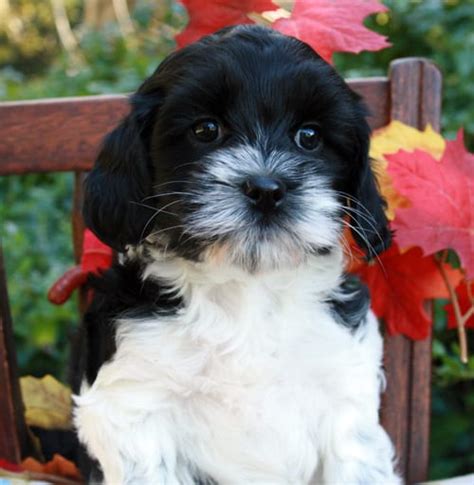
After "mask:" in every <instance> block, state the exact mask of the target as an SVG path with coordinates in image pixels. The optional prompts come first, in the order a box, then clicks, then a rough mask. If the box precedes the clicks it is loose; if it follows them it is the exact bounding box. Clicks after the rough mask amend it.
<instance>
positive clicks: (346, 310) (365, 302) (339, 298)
mask: <svg viewBox="0 0 474 485" xmlns="http://www.w3.org/2000/svg"><path fill="white" fill-rule="evenodd" d="M329 304H330V306H331V309H332V312H333V316H334V319H335V320H336V322H338V323H340V324H341V325H344V326H346V327H348V328H349V329H351V330H352V331H354V330H356V329H357V328H359V327H360V326H361V325H363V324H364V322H365V318H366V316H367V312H368V311H369V308H370V295H369V289H368V288H367V286H366V285H365V284H364V283H362V281H360V279H359V278H358V277H357V276H356V275H352V274H346V275H345V278H344V281H343V282H342V283H341V286H340V287H339V290H338V294H337V295H336V296H335V297H334V298H333V299H331V300H330V301H329Z"/></svg>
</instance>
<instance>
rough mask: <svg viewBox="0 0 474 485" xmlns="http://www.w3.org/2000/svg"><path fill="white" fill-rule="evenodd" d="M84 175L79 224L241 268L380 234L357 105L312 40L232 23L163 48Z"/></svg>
mask: <svg viewBox="0 0 474 485" xmlns="http://www.w3.org/2000/svg"><path fill="white" fill-rule="evenodd" d="M132 106H133V108H132V112H131V114H130V115H129V116H128V117H127V118H126V119H125V120H124V121H123V122H122V124H121V125H120V126H119V127H118V128H117V129H116V130H115V131H114V132H113V133H112V134H111V135H109V137H108V139H107V140H106V142H105V144H104V147H103V150H102V152H101V154H100V155H99V158H98V160H97V162H96V166H95V168H94V170H93V172H92V173H91V175H90V177H89V178H88V181H87V184H86V204H85V216H86V222H87V223H88V225H89V226H90V227H91V228H92V229H93V230H94V231H95V232H96V234H98V236H99V237H101V238H102V239H103V240H104V241H105V242H107V243H108V244H110V245H112V246H113V247H115V248H117V249H123V248H124V246H125V245H127V244H138V243H140V242H142V241H145V240H146V241H147V242H148V243H151V244H154V245H156V246H159V247H163V248H166V250H167V251H171V252H173V253H175V254H177V255H179V256H183V257H185V258H189V259H193V260H215V261H217V262H220V261H221V260H224V261H226V262H228V263H232V264H236V265H239V266H241V267H244V268H246V269H248V270H258V269H268V268H275V267H280V266H288V265H293V264H298V263H300V262H301V261H303V260H304V259H305V258H306V257H307V256H308V255H311V254H315V253H318V254H326V253H327V252H330V251H331V250H332V249H333V248H334V247H335V246H337V245H338V244H340V236H341V230H342V226H343V221H344V220H346V222H348V223H350V224H351V226H352V227H353V231H354V236H355V238H356V240H357V241H358V242H359V243H360V244H361V246H362V247H364V249H366V250H367V252H368V253H369V255H374V254H376V253H377V252H379V251H380V250H381V249H383V247H384V246H385V245H386V244H387V243H388V240H389V234H390V233H389V231H388V229H387V225H386V224H387V223H386V220H385V216H384V214H383V204H382V200H381V198H380V196H379V194H378V192H377V189H376V186H375V183H374V179H373V175H372V173H371V170H370V166H369V162H368V158H367V151H368V138H369V128H368V126H367V123H366V121H365V110H364V107H363V106H362V104H361V103H360V100H359V99H358V97H357V96H356V95H355V94H354V93H353V92H351V91H350V90H349V88H348V87H347V86H346V85H345V83H344V82H343V80H342V79H341V78H340V77H339V76H338V75H337V74H336V73H335V71H334V70H333V69H332V68H331V67H330V66H329V65H328V64H326V63H325V62H324V61H323V60H321V59H320V58H319V56H317V55H316V54H315V53H314V52H313V51H312V50H311V49H310V48H309V47H308V46H306V45H305V44H303V43H301V42H299V41H297V40H296V39H293V38H289V37H286V36H282V35H280V34H277V33H275V32H273V31H270V30H267V29H264V28H261V27H249V26H245V27H244V26H240V27H235V28H232V29H227V30H225V31H222V32H220V33H218V34H215V35H213V36H209V37H207V38H205V39H204V40H202V41H200V42H199V43H197V44H194V45H191V46H189V47H187V48H185V49H183V50H181V51H178V52H177V53H175V54H173V55H172V56H170V57H169V58H168V59H167V60H165V61H164V62H163V63H162V65H161V66H160V67H159V68H158V70H157V71H156V72H155V73H154V74H153V75H152V76H151V77H150V78H149V79H148V80H147V81H145V83H144V84H143V85H142V86H141V87H140V88H139V90H138V91H137V93H136V94H135V95H134V97H133V98H132Z"/></svg>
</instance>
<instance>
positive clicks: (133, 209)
mask: <svg viewBox="0 0 474 485" xmlns="http://www.w3.org/2000/svg"><path fill="white" fill-rule="evenodd" d="M137 99H138V101H137ZM139 101H140V98H138V97H137V98H134V99H133V100H132V104H133V108H132V112H131V114H130V115H128V116H127V117H126V118H125V119H124V120H123V121H122V122H121V123H120V125H119V126H117V128H115V129H114V130H113V131H112V132H111V133H109V134H108V135H107V137H106V138H105V140H104V143H103V146H102V149H101V151H100V153H99V156H98V158H97V160H96V162H95V165H94V168H93V170H92V171H91V173H90V174H89V175H88V177H87V178H86V180H85V183H84V189H85V190H84V207H83V215H84V220H85V223H86V225H87V226H88V227H89V228H90V229H91V230H92V232H94V234H96V236H97V237H98V238H99V239H101V240H102V241H103V242H105V243H106V244H108V245H109V246H111V247H112V248H114V249H115V250H117V251H123V250H124V248H125V246H126V245H128V244H136V243H138V242H139V241H140V239H141V238H142V237H144V236H146V234H143V230H144V228H145V226H146V223H147V221H148V219H149V218H150V216H151V215H152V214H153V210H152V209H147V208H146V207H144V206H143V205H141V203H142V202H143V199H144V198H145V197H147V196H148V195H149V194H150V193H151V188H152V180H153V169H152V166H151V161H150V158H149V154H148V137H149V131H150V129H149V125H150V123H151V118H152V115H153V107H152V105H151V102H148V105H147V102H143V100H141V105H139V104H137V103H138V102H139ZM144 106H145V107H144Z"/></svg>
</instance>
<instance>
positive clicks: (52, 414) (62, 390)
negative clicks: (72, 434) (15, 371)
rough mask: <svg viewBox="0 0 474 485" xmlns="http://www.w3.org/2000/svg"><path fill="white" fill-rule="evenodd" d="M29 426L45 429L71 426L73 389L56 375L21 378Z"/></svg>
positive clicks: (68, 427)
mask: <svg viewBox="0 0 474 485" xmlns="http://www.w3.org/2000/svg"><path fill="white" fill-rule="evenodd" d="M20 385H21V393H22V396H23V402H24V404H25V419H26V422H27V424H28V425H29V426H38V427H40V428H44V429H70V428H71V391H70V390H69V388H68V387H66V386H64V385H63V384H61V383H60V382H59V381H57V380H56V379H55V378H54V377H52V376H50V375H47V376H44V377H43V378H42V379H38V378H36V377H32V376H27V377H22V378H21V379H20Z"/></svg>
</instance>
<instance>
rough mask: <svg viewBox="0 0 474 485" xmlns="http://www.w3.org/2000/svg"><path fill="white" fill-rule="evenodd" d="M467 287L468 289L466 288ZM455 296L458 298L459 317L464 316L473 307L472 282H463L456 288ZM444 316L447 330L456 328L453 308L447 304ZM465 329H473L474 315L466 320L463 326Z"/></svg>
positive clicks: (473, 284)
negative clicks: (445, 316) (446, 319)
mask: <svg viewBox="0 0 474 485" xmlns="http://www.w3.org/2000/svg"><path fill="white" fill-rule="evenodd" d="M468 285H469V287H468ZM456 295H457V296H458V301H459V308H460V310H461V316H462V315H466V313H467V312H468V311H469V309H470V308H471V307H472V306H473V305H474V302H473V301H472V298H473V295H474V280H473V281H470V282H467V281H466V280H464V281H463V282H462V283H461V284H460V285H459V286H458V287H457V288H456ZM445 309H446V314H447V316H448V328H457V322H456V317H455V315H454V306H453V304H452V303H449V304H448V305H446V306H445ZM464 326H465V327H466V328H474V315H471V317H470V318H468V319H467V321H466V323H465V325H464Z"/></svg>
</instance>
